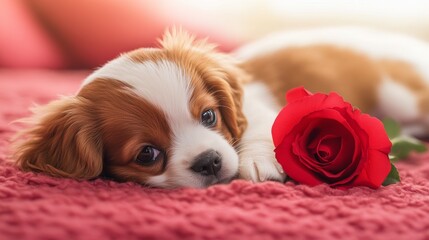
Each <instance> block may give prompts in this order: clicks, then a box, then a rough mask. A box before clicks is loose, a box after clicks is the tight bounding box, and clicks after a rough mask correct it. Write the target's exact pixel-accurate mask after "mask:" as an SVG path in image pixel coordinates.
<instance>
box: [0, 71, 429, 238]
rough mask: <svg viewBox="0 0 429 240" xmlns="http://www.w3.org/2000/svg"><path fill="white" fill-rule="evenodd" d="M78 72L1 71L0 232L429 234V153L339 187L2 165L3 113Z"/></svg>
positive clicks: (21, 109) (8, 116) (44, 97)
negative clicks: (156, 185)
mask: <svg viewBox="0 0 429 240" xmlns="http://www.w3.org/2000/svg"><path fill="white" fill-rule="evenodd" d="M85 74H86V73H85V72H47V71H29V72H12V71H0V239H141V238H144V239H185V238H186V239H288V238H290V239H429V183H428V179H429V154H425V155H421V156H413V157H412V158H411V159H409V160H407V161H403V162H401V163H398V164H397V167H398V169H399V171H400V175H401V177H402V183H400V184H396V185H391V186H388V187H382V188H380V189H378V190H371V189H369V188H360V187H357V188H353V189H350V190H346V191H342V190H335V189H331V188H329V187H327V186H326V185H320V186H317V187H308V186H303V185H296V184H293V183H287V184H280V183H275V182H265V183H261V184H252V183H249V182H245V181H239V180H238V181H234V182H233V183H231V184H227V185H218V186H212V187H210V188H207V189H178V190H162V189H150V188H145V187H142V186H140V185H138V184H134V183H116V182H113V181H109V180H101V179H98V180H95V181H86V182H78V181H74V180H70V179H57V178H52V177H48V176H44V175H42V174H34V173H24V172H21V171H19V170H17V169H16V168H14V167H13V166H10V165H9V164H8V163H7V162H6V159H7V152H8V148H9V140H8V139H9V138H10V137H11V136H12V135H13V133H14V132H15V131H16V130H18V129H19V128H20V126H18V125H16V124H10V122H11V121H13V120H15V119H16V118H19V117H23V116H26V115H28V114H29V112H28V107H29V106H31V103H32V102H36V103H46V102H47V101H49V100H50V99H52V98H55V97H56V96H57V95H60V94H62V95H64V94H70V93H73V92H75V91H76V90H77V88H78V85H79V82H80V81H81V79H82V78H83V77H84V76H85Z"/></svg>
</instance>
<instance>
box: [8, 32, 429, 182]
mask: <svg viewBox="0 0 429 240" xmlns="http://www.w3.org/2000/svg"><path fill="white" fill-rule="evenodd" d="M233 55H234V57H236V58H237V59H239V60H241V61H242V62H241V63H236V62H234V60H233V59H232V58H231V57H228V56H226V55H224V54H220V53H217V52H215V51H214V49H213V46H211V45H210V44H207V43H206V42H205V41H196V40H194V38H193V37H190V36H189V35H187V34H186V33H184V32H182V31H176V30H173V31H172V32H171V33H167V34H166V35H165V36H164V38H163V40H162V41H161V48H157V49H139V50H135V51H132V52H129V53H126V54H124V55H121V56H120V57H118V58H116V59H114V60H113V61H110V62H108V63H107V64H106V65H104V66H103V67H102V68H100V69H98V70H97V71H95V72H94V73H93V74H91V75H90V76H89V77H87V78H86V79H85V81H84V82H83V84H82V86H81V88H80V90H79V91H78V93H77V94H76V95H75V96H70V97H65V98H62V99H59V100H56V101H53V102H51V103H49V104H48V105H46V106H43V107H40V108H38V109H36V111H35V115H34V117H32V118H31V119H30V123H31V124H32V126H31V127H30V128H28V129H27V130H25V131H23V132H22V133H21V135H22V136H23V141H21V142H20V143H18V144H17V148H16V152H15V153H16V154H15V158H16V160H17V163H18V164H19V166H21V167H22V169H24V170H32V171H38V172H44V173H47V174H50V175H54V176H61V177H72V178H76V179H93V178H96V177H98V176H101V175H104V176H110V177H112V178H114V179H116V180H121V181H135V182H138V183H141V184H145V185H149V186H156V187H167V188H172V187H182V186H190V187H206V186H209V185H212V184H215V183H220V182H228V181H229V180H231V179H233V178H234V177H237V176H238V177H241V178H244V179H250V180H253V181H255V182H256V181H264V180H278V181H282V180H284V178H285V175H284V174H283V172H282V170H281V168H280V167H279V165H278V164H277V162H276V160H275V158H274V153H273V144H272V141H271V131H270V130H271V125H272V123H273V121H274V118H275V117H276V115H277V113H278V111H279V109H280V107H281V106H282V105H283V104H284V100H283V99H284V94H285V92H286V91H287V89H290V88H292V87H295V86H301V85H303V86H305V87H307V88H308V89H309V90H311V91H314V92H316V91H322V92H329V91H337V92H339V93H340V94H342V95H343V96H344V97H345V99H346V100H348V101H351V102H352V103H353V104H354V105H356V106H358V107H360V108H362V109H363V110H365V111H367V112H371V113H374V114H378V115H379V116H380V117H382V116H390V117H393V118H395V119H396V120H398V121H400V122H401V123H402V124H403V125H404V126H405V129H406V130H407V131H408V132H409V133H413V134H421V135H424V134H427V133H429V104H428V98H429V94H428V93H429V88H428V82H429V72H428V71H429V60H427V58H426V56H429V47H428V45H427V44H424V43H422V42H419V41H417V40H415V39H411V38H407V37H404V36H398V35H393V34H387V33H380V32H375V31H369V30H362V29H324V30H308V31H302V32H294V33H285V34H281V35H276V36H272V37H268V38H267V39H263V40H261V41H259V42H255V43H254V44H250V45H248V46H244V47H243V48H241V49H239V50H238V51H237V52H235V53H234V54H233ZM243 70H245V71H246V72H247V73H246V72H245V71H243ZM243 89H244V92H243Z"/></svg>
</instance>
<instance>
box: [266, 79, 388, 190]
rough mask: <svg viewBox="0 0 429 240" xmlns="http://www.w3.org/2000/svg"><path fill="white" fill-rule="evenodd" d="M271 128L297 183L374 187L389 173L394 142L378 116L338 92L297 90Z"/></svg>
mask: <svg viewBox="0 0 429 240" xmlns="http://www.w3.org/2000/svg"><path fill="white" fill-rule="evenodd" d="M286 100H287V102H288V104H287V105H286V107H284V108H283V109H282V110H281V111H280V113H279V115H278V117H277V119H276V120H275V122H274V125H273V128H272V135H273V141H274V145H275V153H276V158H277V160H278V161H279V163H280V164H281V165H282V167H283V169H284V171H285V173H286V174H287V175H288V176H289V177H290V178H292V179H294V180H295V181H297V182H299V183H303V184H308V185H311V186H314V185H318V184H321V183H327V184H329V185H330V186H333V187H342V188H349V187H353V186H368V187H371V188H378V187H380V185H381V184H382V182H383V181H384V180H385V178H386V176H387V175H388V174H389V171H390V168H391V165H390V160H389V156H388V154H389V152H390V149H391V147H392V144H391V142H390V140H389V138H388V136H387V134H386V132H385V130H384V127H383V124H382V123H381V121H380V120H378V119H377V118H374V117H371V116H369V115H368V114H362V113H361V112H360V111H359V110H357V109H353V107H352V106H351V105H350V104H349V103H347V102H344V100H343V98H342V97H341V96H339V95H338V94H336V93H330V94H329V95H326V94H320V93H317V94H314V95H313V94H311V93H310V92H308V91H307V90H305V89H304V88H295V89H292V90H290V91H289V92H288V93H287V95H286Z"/></svg>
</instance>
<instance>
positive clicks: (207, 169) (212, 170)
mask: <svg viewBox="0 0 429 240" xmlns="http://www.w3.org/2000/svg"><path fill="white" fill-rule="evenodd" d="M221 168H222V156H221V155H220V154H219V153H218V152H217V151H215V150H212V149H211V150H207V151H205V152H202V153H200V154H199V155H198V156H196V157H195V160H194V164H193V165H192V167H191V169H192V170H193V171H194V172H196V173H198V174H201V175H203V176H212V175H214V176H216V175H217V173H218V172H219V170H220V169H221Z"/></svg>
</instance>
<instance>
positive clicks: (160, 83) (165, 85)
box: [82, 55, 193, 124]
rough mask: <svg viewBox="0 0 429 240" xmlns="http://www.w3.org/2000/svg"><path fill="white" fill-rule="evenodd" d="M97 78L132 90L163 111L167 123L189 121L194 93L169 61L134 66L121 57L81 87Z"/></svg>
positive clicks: (124, 56)
mask: <svg viewBox="0 0 429 240" xmlns="http://www.w3.org/2000/svg"><path fill="white" fill-rule="evenodd" d="M99 78H104V79H115V80H118V81H122V82H124V83H126V84H128V85H130V86H132V87H133V90H134V92H135V93H136V94H138V95H139V96H142V97H143V98H144V99H145V100H147V101H149V102H150V103H151V104H153V105H155V106H157V107H158V108H159V109H161V110H163V112H164V113H165V114H166V116H167V118H169V119H170V120H171V121H169V122H170V123H172V122H174V123H175V124H180V123H181V122H189V121H191V120H192V116H191V113H190V111H189V106H188V105H189V101H190V98H191V96H192V92H193V89H192V86H191V85H190V83H191V81H190V78H189V77H188V76H186V74H185V72H184V71H183V70H182V69H181V68H180V67H179V66H178V65H177V64H175V63H173V62H171V61H167V60H160V61H157V62H153V61H145V62H135V61H133V60H132V59H130V58H129V57H128V56H127V55H122V56H120V57H119V58H116V59H114V60H112V61H110V62H108V63H107V64H106V65H104V66H103V67H102V68H100V69H98V70H97V71H95V72H94V73H93V74H91V75H90V76H88V77H87V78H86V79H85V81H84V82H83V84H82V87H83V86H85V85H86V84H88V83H90V82H92V81H93V80H95V79H99Z"/></svg>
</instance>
